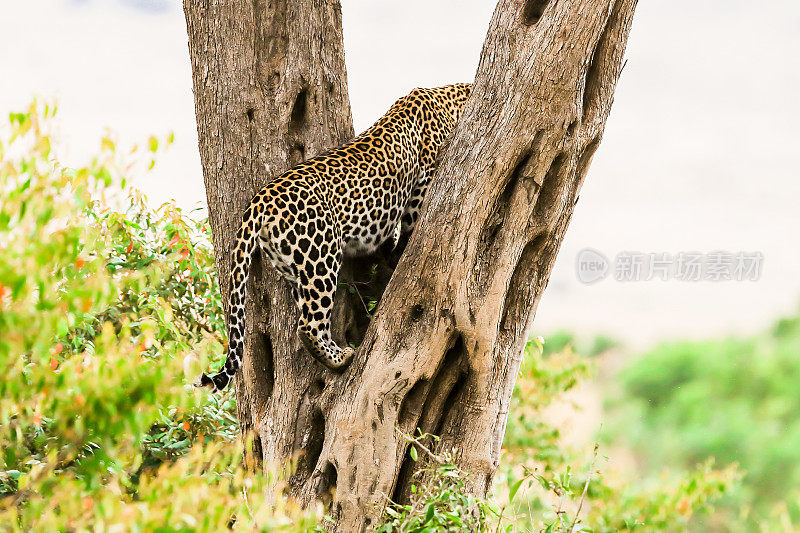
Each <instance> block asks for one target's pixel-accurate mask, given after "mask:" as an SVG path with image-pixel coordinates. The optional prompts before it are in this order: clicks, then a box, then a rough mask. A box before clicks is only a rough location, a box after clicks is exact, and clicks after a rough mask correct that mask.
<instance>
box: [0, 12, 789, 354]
mask: <svg viewBox="0 0 800 533" xmlns="http://www.w3.org/2000/svg"><path fill="white" fill-rule="evenodd" d="M494 3H495V2H494V1H490V0H480V1H478V0H462V1H455V0H447V1H438V2H437V1H434V0H427V1H425V2H423V1H419V0H407V1H405V2H386V1H378V0H343V13H344V22H345V48H346V53H347V66H348V78H349V83H350V97H351V101H352V106H353V114H354V120H355V126H356V130H357V131H360V130H363V129H364V128H366V127H367V126H369V125H370V124H371V123H372V122H373V121H374V120H375V119H377V118H378V117H379V116H380V115H381V114H382V113H383V112H384V111H385V110H386V109H387V108H388V107H389V105H390V104H391V103H392V102H393V101H394V100H395V99H396V98H397V97H399V96H401V95H403V94H404V93H406V92H407V91H408V90H409V89H410V88H412V87H415V86H423V87H424V86H434V85H441V84H445V83H450V82H453V81H469V80H471V79H472V76H473V75H474V72H475V68H476V66H477V62H478V54H479V53H480V49H481V45H482V43H483V39H484V37H485V32H486V29H487V27H488V23H489V18H490V16H491V12H492V10H493V8H494ZM0 6H1V7H2V10H0V13H2V15H0V68H1V69H2V70H0V112H7V111H11V110H13V109H17V108H19V107H21V106H24V105H25V103H26V102H28V101H29V99H30V98H31V96H33V95H37V94H38V95H42V96H45V97H55V98H57V99H58V101H59V107H60V118H61V130H62V133H63V137H64V138H65V139H66V140H67V142H68V145H69V148H70V152H69V158H68V162H69V161H73V162H77V161H79V160H80V158H82V157H85V156H86V155H87V154H90V153H91V152H92V151H93V149H94V148H95V147H96V143H97V141H98V139H99V136H100V135H101V133H102V132H103V130H104V128H106V127H108V128H111V129H112V130H113V131H115V132H117V133H118V134H119V136H120V138H121V139H122V141H123V142H129V143H133V142H135V141H141V140H143V139H144V138H146V137H147V136H148V135H149V134H151V133H155V134H159V135H163V134H166V133H167V132H169V131H174V132H175V135H176V142H175V145H174V146H173V147H172V149H171V150H170V151H169V152H168V153H167V154H165V155H164V157H163V158H162V159H161V160H160V164H159V166H158V167H157V170H156V171H155V172H154V173H153V174H151V175H150V176H148V177H147V178H146V179H143V180H140V182H138V183H137V184H136V185H137V186H139V187H140V188H142V189H144V190H145V192H146V193H147V194H148V195H149V196H150V197H151V199H152V200H153V202H154V203H156V202H161V201H163V200H166V199H168V198H175V199H177V200H178V202H179V203H180V204H181V205H184V206H186V207H192V206H196V205H198V204H202V203H204V201H205V195H204V191H203V182H202V175H201V169H200V163H199V155H198V151H197V144H196V143H197V139H196V133H195V123H194V104H193V101H192V92H191V72H190V66H189V60H188V51H187V47H186V31H185V26H184V19H183V14H182V12H181V9H180V4H179V2H178V1H177V0H146V1H136V0H117V1H115V0H94V1H92V0H80V1H78V0H73V1H61V2H57V1H52V0H27V1H17V0H0ZM799 58H800V4H798V3H797V2H796V0H773V1H769V0H767V1H763V2H759V3H757V4H754V3H752V2H745V1H743V0H678V1H666V0H642V1H640V2H639V7H638V9H637V14H636V17H635V20H634V25H633V31H632V33H631V37H630V40H629V46H628V55H627V59H628V64H627V66H626V68H625V71H624V73H623V76H622V79H621V81H620V84H619V87H618V90H617V93H616V102H615V104H614V109H613V110H612V114H611V118H610V119H609V122H608V126H607V129H606V134H605V138H604V141H603V144H602V145H601V147H600V150H599V151H598V153H597V156H596V157H595V160H594V163H593V165H592V169H591V171H590V173H589V177H588V178H587V182H586V185H585V186H584V190H583V191H582V193H581V200H580V203H579V204H578V207H577V209H576V211H575V217H574V219H573V223H572V225H571V227H570V229H569V232H568V235H567V238H566V240H565V242H564V245H563V247H562V251H561V254H560V256H559V260H558V263H557V265H556V270H555V272H554V274H553V277H552V279H551V282H550V286H549V288H548V289H547V291H546V294H545V297H544V299H543V301H542V303H541V305H540V307H539V311H538V313H537V318H536V322H535V330H536V331H537V332H547V331H552V330H553V329H555V328H559V327H564V328H568V329H575V330H578V331H582V332H587V333H589V332H607V333H611V334H613V335H615V336H618V337H620V338H623V339H626V340H628V341H630V342H632V343H636V344H639V343H643V342H650V341H653V340H655V339H658V338H668V337H672V336H675V335H683V336H692V337H697V336H706V335H717V334H727V333H732V334H736V333H747V332H751V331H756V330H758V329H759V328H761V327H763V326H764V325H766V324H768V323H769V322H770V321H771V320H772V319H774V318H775V317H777V316H779V315H780V314H785V313H790V312H793V311H795V310H796V309H797V308H798V302H799V301H800V276H799V275H798V274H800V272H799V271H800V249H799V248H798V242H800V239H798V236H797V235H798V232H799V231H800V213H798V207H797V206H798V198H800V179H799V178H800V175H799V174H800V173H799V172H798V170H797V162H796V159H797V155H798V152H799V150H798V146H800V133H798V126H797V124H798V123H800V103H798V97H797V95H798V90H797V87H798V86H800V73H799V72H800V68H799V67H800V59H799ZM585 247H591V248H594V249H597V250H599V251H601V252H603V253H604V254H605V255H606V256H609V257H612V258H613V257H614V256H615V255H616V254H617V253H619V252H622V251H640V252H670V253H678V252H681V251H695V250H696V251H702V252H709V251H713V250H727V251H731V252H738V251H760V252H762V253H763V254H764V272H763V275H762V278H761V280H760V281H758V282H727V283H712V282H699V283H685V282H683V283H682V282H678V281H667V282H661V281H649V282H638V283H622V282H616V281H613V280H611V279H607V280H605V281H602V282H600V283H598V284H596V285H591V286H586V285H582V284H580V283H579V282H578V280H577V278H576V275H575V261H576V256H577V253H578V251H579V250H581V249H583V248H585Z"/></svg>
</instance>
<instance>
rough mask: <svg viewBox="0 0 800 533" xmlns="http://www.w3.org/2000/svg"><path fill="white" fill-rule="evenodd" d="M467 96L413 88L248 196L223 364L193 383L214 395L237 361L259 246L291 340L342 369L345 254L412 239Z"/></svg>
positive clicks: (453, 90)
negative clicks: (287, 300) (336, 323)
mask: <svg viewBox="0 0 800 533" xmlns="http://www.w3.org/2000/svg"><path fill="white" fill-rule="evenodd" d="M471 90H472V85H471V84H469V83H456V84H451V85H445V86H443V87H436V88H416V89H414V90H412V91H411V92H410V93H409V94H407V95H406V96H403V97H401V98H399V99H398V100H397V101H396V102H394V104H392V106H391V107H390V108H389V110H388V111H387V112H386V114H385V115H383V116H382V117H381V118H380V119H379V120H378V121H377V122H375V124H373V125H372V126H371V127H369V128H368V129H367V130H365V131H364V132H363V133H361V134H360V135H358V136H356V137H355V138H354V139H352V140H351V141H350V142H348V143H346V144H344V145H342V146H340V147H337V148H334V149H332V150H329V151H327V152H324V153H322V154H320V155H317V156H315V157H312V158H310V159H307V160H306V161H304V162H302V163H300V164H298V165H297V166H295V167H293V168H290V169H289V170H287V171H285V172H283V173H282V174H280V175H278V176H276V177H275V178H274V179H272V180H271V181H269V182H268V183H267V184H266V185H265V186H264V187H263V188H262V189H261V190H259V191H258V192H257V193H256V194H255V196H253V198H252V200H251V201H250V203H249V205H248V206H247V208H246V209H245V211H244V213H243V214H242V218H241V220H242V222H241V225H240V226H239V228H238V230H237V232H236V237H235V244H234V247H233V250H232V252H231V258H230V261H231V263H230V280H231V289H230V296H229V305H228V316H227V318H228V347H227V355H226V359H225V363H224V365H223V367H222V369H221V370H219V371H218V372H217V373H216V374H214V375H211V376H209V375H207V374H202V375H201V376H200V378H199V379H198V380H197V382H196V383H195V384H196V385H197V386H199V387H206V388H211V389H212V390H214V391H221V390H222V389H224V388H225V387H226V386H227V385H228V384H229V383H230V382H231V380H232V379H233V377H234V376H235V375H236V372H237V371H238V370H239V368H240V366H241V364H242V357H243V351H244V331H245V328H244V322H245V298H246V284H247V278H248V276H249V270H250V267H251V261H252V257H253V254H254V253H255V251H256V249H257V248H258V249H260V251H261V253H262V254H263V256H265V257H266V258H268V259H269V262H270V263H271V264H272V266H273V267H274V268H275V269H276V270H277V272H278V273H279V274H280V276H281V277H282V278H283V279H285V280H286V281H288V282H289V284H290V286H291V292H292V297H293V299H294V302H295V303H296V305H297V307H298V308H299V311H300V320H299V324H298V326H297V335H298V337H299V338H300V340H301V342H302V344H303V345H304V346H305V348H306V349H307V350H308V352H309V353H310V355H311V356H312V357H313V358H314V359H316V360H317V361H318V362H319V363H321V364H322V365H323V366H325V367H327V368H328V369H330V370H332V371H338V372H341V371H342V370H343V369H344V368H346V367H347V366H348V365H349V363H350V361H351V360H352V358H353V355H354V353H355V350H354V348H353V347H351V346H345V347H340V346H338V345H337V344H336V342H334V340H333V339H332V336H331V314H332V309H333V301H334V293H335V291H336V287H337V283H338V277H339V271H340V268H341V266H342V262H343V260H344V257H356V256H364V255H368V254H371V253H374V252H375V251H376V250H377V249H378V248H380V247H381V246H383V245H384V244H387V243H389V242H391V246H397V243H398V242H399V240H400V239H401V236H408V235H410V233H411V232H412V231H413V229H414V227H415V225H416V223H417V220H418V218H419V216H420V210H421V207H422V203H423V199H424V198H425V194H426V192H427V191H428V188H429V185H430V181H431V178H432V176H433V175H434V171H435V170H436V166H437V164H438V163H437V162H438V156H439V151H440V150H441V148H442V146H443V145H444V143H445V140H446V139H447V137H448V135H450V133H451V132H452V131H453V129H454V128H455V125H456V122H457V121H458V119H459V116H460V114H461V111H462V109H463V107H464V104H465V102H466V101H467V99H468V98H469V96H470V93H471ZM387 245H388V244H387ZM263 256H262V257H263Z"/></svg>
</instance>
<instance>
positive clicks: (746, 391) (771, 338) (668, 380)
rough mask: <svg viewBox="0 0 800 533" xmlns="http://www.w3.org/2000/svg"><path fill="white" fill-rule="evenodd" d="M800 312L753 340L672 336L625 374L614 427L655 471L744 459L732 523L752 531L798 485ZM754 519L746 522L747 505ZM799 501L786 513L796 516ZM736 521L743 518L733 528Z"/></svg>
mask: <svg viewBox="0 0 800 533" xmlns="http://www.w3.org/2000/svg"><path fill="white" fill-rule="evenodd" d="M798 354H800V319H798V318H787V319H783V320H780V321H779V322H778V323H777V324H776V325H775V326H774V327H773V328H771V330H770V331H768V332H765V333H764V334H761V335H757V336H754V337H752V338H743V339H723V340H710V341H704V342H672V343H667V344H662V345H660V346H658V347H657V348H656V349H654V350H652V351H651V352H649V353H647V354H645V355H644V356H642V357H640V358H638V359H636V360H634V361H633V362H632V363H631V364H630V365H629V366H628V367H627V368H626V369H625V371H624V372H623V373H622V379H623V382H624V395H623V397H622V398H621V399H619V401H618V404H617V410H618V412H619V415H618V422H619V425H620V426H622V427H624V429H623V430H616V431H615V433H616V434H622V433H624V434H625V435H627V436H628V440H629V441H630V442H631V443H632V444H633V446H635V449H636V450H637V451H638V452H639V454H640V455H641V457H642V458H643V459H644V461H645V464H646V465H648V466H649V467H650V468H660V467H662V465H665V464H669V465H678V466H684V467H691V466H692V465H694V464H696V463H698V462H704V461H706V460H707V459H708V458H710V457H713V458H716V460H717V461H718V462H720V463H722V464H738V465H739V466H740V469H741V470H742V471H743V473H744V477H743V482H742V487H741V490H740V491H738V492H737V493H736V494H733V495H731V497H730V498H729V500H728V507H729V509H730V520H729V522H730V523H731V525H728V526H726V528H727V529H734V530H738V529H741V530H743V531H751V530H753V529H755V528H756V527H757V525H758V523H762V524H763V521H764V519H765V517H767V516H769V515H770V514H771V510H772V508H773V507H774V506H775V505H776V504H777V505H780V506H781V507H785V504H784V503H783V502H785V501H786V500H787V498H788V499H789V500H790V501H792V500H796V497H793V495H792V493H793V490H796V488H797V487H798V486H800V419H798V416H797V413H799V412H800V395H798V394H797V391H798V389H800V358H798ZM749 506H752V512H753V514H752V516H750V519H749V520H746V519H743V518H742V517H741V516H740V515H741V511H742V509H743V508H747V507H749ZM797 509H798V508H797V507H796V506H795V505H790V506H789V507H788V510H789V513H788V514H787V515H785V516H787V517H791V518H792V519H793V520H794V521H795V523H797V520H798V515H797V514H796V511H797ZM737 524H739V525H738V526H737Z"/></svg>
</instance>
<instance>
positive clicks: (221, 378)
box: [194, 370, 230, 392]
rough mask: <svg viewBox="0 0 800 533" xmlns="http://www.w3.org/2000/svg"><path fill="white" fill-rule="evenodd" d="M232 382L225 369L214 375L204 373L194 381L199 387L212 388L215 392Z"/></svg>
mask: <svg viewBox="0 0 800 533" xmlns="http://www.w3.org/2000/svg"><path fill="white" fill-rule="evenodd" d="M229 382H230V377H229V376H228V375H227V374H226V373H225V371H224V370H223V371H222V372H220V373H219V374H215V375H214V376H208V375H207V374H203V375H202V376H200V377H199V378H197V380H196V381H195V382H194V386H195V387H198V388H206V389H210V390H212V391H214V392H219V391H221V390H223V389H224V388H225V387H227V386H228V383H229Z"/></svg>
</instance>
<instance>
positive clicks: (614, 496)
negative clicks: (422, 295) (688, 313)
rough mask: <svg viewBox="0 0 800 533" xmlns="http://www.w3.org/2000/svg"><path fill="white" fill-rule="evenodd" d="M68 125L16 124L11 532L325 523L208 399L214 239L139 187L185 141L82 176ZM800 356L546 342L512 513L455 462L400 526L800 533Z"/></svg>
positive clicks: (123, 152) (10, 178) (719, 347)
mask: <svg viewBox="0 0 800 533" xmlns="http://www.w3.org/2000/svg"><path fill="white" fill-rule="evenodd" d="M54 115H55V109H54V108H53V107H52V106H50V105H47V104H43V103H37V102H34V103H32V104H31V106H30V107H29V108H28V109H26V110H24V111H23V112H19V113H11V114H10V115H9V116H8V118H7V120H5V121H4V123H3V124H2V125H0V371H2V372H3V379H2V381H0V529H2V530H19V531H30V530H39V531H60V530H70V531H73V530H74V531H78V530H106V529H115V528H117V529H119V530H125V531H127V530H130V531H150V530H160V531H173V530H185V531H218V530H221V529H226V528H233V529H247V530H252V529H257V530H262V531H280V530H286V531H313V530H315V529H324V526H325V510H324V509H322V508H312V509H306V510H302V509H299V508H297V506H295V505H293V504H292V502H289V501H286V500H285V499H283V498H282V497H281V490H280V487H281V481H280V476H275V475H272V474H260V473H255V472H253V471H251V470H248V469H247V468H245V465H243V464H242V458H241V450H242V447H243V443H242V442H240V441H239V435H238V429H237V426H236V419H235V405H234V398H233V396H232V395H231V394H230V393H227V394H225V395H221V396H213V395H209V394H206V393H205V392H201V391H196V390H195V389H193V388H192V387H191V386H190V385H189V383H190V382H191V380H192V379H193V378H194V376H195V375H196V374H197V373H198V372H199V370H200V368H203V367H205V365H214V364H216V363H217V362H219V359H220V357H221V354H222V353H223V345H224V327H223V325H224V320H223V316H222V307H221V301H220V295H219V290H218V287H217V284H216V275H215V271H214V264H213V251H212V248H211V244H210V235H209V228H208V225H207V223H206V222H205V221H204V220H195V219H194V218H193V216H192V213H184V212H183V211H181V210H180V209H179V208H177V207H176V206H175V205H173V204H169V203H168V204H164V205H161V206H159V207H157V208H152V207H149V206H148V205H147V202H146V200H145V198H144V197H143V196H142V195H141V194H140V193H139V192H137V191H136V190H134V189H132V188H130V187H129V186H128V184H127V182H128V181H129V179H130V177H131V176H134V175H137V174H141V173H146V172H148V171H149V170H150V169H152V168H153V166H154V165H155V160H156V156H157V155H158V154H159V153H160V152H161V151H162V150H163V149H165V147H166V146H168V145H169V144H170V142H171V138H170V137H169V136H168V137H166V138H163V139H159V138H156V137H151V138H149V139H146V140H145V142H144V143H143V144H142V147H140V148H139V147H133V148H132V149H131V148H122V147H119V146H117V143H116V142H115V140H114V138H113V136H111V135H107V136H105V137H104V138H102V139H100V141H99V146H98V150H97V155H96V156H95V157H93V158H91V160H90V161H88V162H87V163H86V165H85V166H82V167H79V168H66V167H63V166H61V165H60V164H59V152H58V149H59V148H58V147H59V142H58V139H57V138H56V137H55V136H54V133H53V132H54V131H55V122H54V119H53V117H54ZM799 353H800V318H798V317H789V318H786V319H783V320H780V321H778V322H777V323H776V324H775V325H774V327H772V328H771V329H770V330H768V331H765V332H764V333H762V334H761V335H758V336H755V337H753V338H737V339H720V340H710V341H706V342H674V343H668V344H663V345H660V346H658V347H656V348H655V349H653V350H651V351H649V352H647V353H645V354H635V353H630V352H629V350H626V349H625V348H624V347H622V346H619V345H618V343H616V342H615V341H614V340H613V339H610V338H608V337H603V336H599V337H595V338H591V339H582V338H581V337H580V336H577V337H576V336H573V335H572V334H570V333H567V332H559V333H554V334H552V335H549V336H547V338H546V339H542V338H537V339H533V340H531V342H530V343H529V344H528V346H527V348H526V350H525V358H524V362H523V366H522V368H521V370H520V375H519V379H518V382H517V386H516V390H515V394H514V398H513V404H512V406H511V409H510V413H511V414H510V417H509V421H508V426H507V430H506V439H505V445H504V452H503V453H504V455H503V460H502V464H501V468H500V470H499V472H498V474H497V476H496V480H495V486H494V489H493V491H492V494H491V496H490V498H489V499H488V500H486V501H476V500H474V499H472V498H469V497H466V496H465V495H463V494H462V493H461V492H459V490H458V489H459V487H460V486H461V484H462V483H463V478H464V476H465V475H468V474H466V473H464V472H461V471H459V470H458V469H457V468H455V467H453V466H452V465H450V464H449V463H448V458H447V457H446V456H438V457H437V460H438V462H439V467H438V474H437V476H436V477H435V478H434V479H435V483H434V484H432V485H431V486H429V487H426V488H422V487H420V489H419V490H418V491H417V493H416V494H415V496H414V497H413V498H412V502H411V504H410V505H408V506H394V507H390V508H389V509H388V510H387V513H386V517H385V523H384V524H383V525H382V530H383V531H453V530H455V531H458V530H465V529H467V530H476V529H485V530H492V531H499V530H503V531H597V532H605V531H607V532H611V531H687V530H689V531H733V532H738V531H793V530H795V529H796V528H797V527H800V514H799V513H800V512H799V510H798V505H797V504H798V493H797V487H798V481H800V479H798V478H800V468H798V462H799V461H800V422H798V420H797V416H796V414H797V413H798V411H800V409H799V408H800V405H798V404H800V399H798V393H797V390H798V386H800V359H799V358H798V354H799ZM587 396H588V397H593V398H595V400H597V401H599V402H600V404H601V407H602V410H601V412H602V415H601V416H599V417H594V416H593V417H592V418H593V419H594V418H601V419H602V420H603V421H604V425H603V427H602V429H600V431H599V432H598V429H599V428H598V427H596V426H595V423H596V420H595V421H593V422H591V423H587V424H586V427H584V428H582V429H583V431H578V432H577V434H578V435H579V436H578V437H576V436H575V434H576V432H575V431H574V429H575V428H569V427H567V425H566V424H565V423H564V418H565V417H564V416H563V415H564V413H574V412H575V411H576V409H581V408H583V409H586V401H585V398H586V397H587ZM578 429H581V428H578ZM410 438H413V437H410ZM266 493H269V494H271V497H270V502H271V503H270V504H269V505H266V504H264V494H266ZM576 515H579V517H576Z"/></svg>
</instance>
